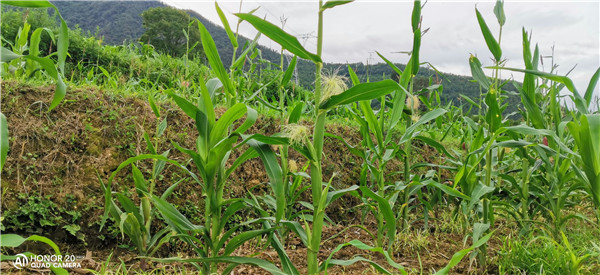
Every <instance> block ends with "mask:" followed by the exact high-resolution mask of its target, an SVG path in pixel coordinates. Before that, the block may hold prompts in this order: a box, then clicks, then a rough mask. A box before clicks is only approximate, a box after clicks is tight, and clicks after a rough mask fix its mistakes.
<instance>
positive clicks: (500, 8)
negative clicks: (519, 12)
mask: <svg viewBox="0 0 600 275" xmlns="http://www.w3.org/2000/svg"><path fill="white" fill-rule="evenodd" d="M494 14H495V15H496V19H498V24H500V26H504V23H506V15H504V0H497V1H496V5H495V6H494Z"/></svg>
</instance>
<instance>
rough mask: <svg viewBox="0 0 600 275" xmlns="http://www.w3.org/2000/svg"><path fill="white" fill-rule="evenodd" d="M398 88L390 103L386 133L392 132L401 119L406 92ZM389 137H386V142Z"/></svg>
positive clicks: (402, 88)
mask: <svg viewBox="0 0 600 275" xmlns="http://www.w3.org/2000/svg"><path fill="white" fill-rule="evenodd" d="M399 87H400V89H399V90H397V91H396V92H395V94H394V99H393V101H392V104H393V105H392V115H391V116H390V122H389V123H388V131H392V129H394V127H396V125H398V122H400V119H402V113H403V112H404V104H406V96H407V95H408V91H407V90H406V89H404V87H402V86H399ZM391 137H392V135H387V138H388V141H389V138H391Z"/></svg>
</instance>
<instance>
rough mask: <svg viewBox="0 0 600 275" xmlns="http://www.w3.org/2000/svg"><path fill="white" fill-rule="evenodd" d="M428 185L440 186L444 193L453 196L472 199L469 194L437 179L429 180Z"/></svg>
mask: <svg viewBox="0 0 600 275" xmlns="http://www.w3.org/2000/svg"><path fill="white" fill-rule="evenodd" d="M427 185H428V186H433V187H435V188H438V189H440V190H442V191H443V192H444V193H446V194H448V195H450V196H453V197H457V198H461V199H463V200H470V199H471V198H469V196H467V195H465V194H463V193H461V192H460V191H458V190H456V189H455V188H452V186H448V185H444V184H441V183H439V182H436V181H429V182H428V183H427Z"/></svg>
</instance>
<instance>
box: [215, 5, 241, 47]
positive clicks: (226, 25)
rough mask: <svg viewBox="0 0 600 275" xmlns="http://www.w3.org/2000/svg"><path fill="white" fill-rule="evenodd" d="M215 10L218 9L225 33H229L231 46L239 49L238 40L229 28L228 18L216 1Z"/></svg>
mask: <svg viewBox="0 0 600 275" xmlns="http://www.w3.org/2000/svg"><path fill="white" fill-rule="evenodd" d="M215 8H216V9H217V13H218V14H219V18H220V19H221V23H223V28H224V29H225V32H226V33H227V36H228V37H229V41H231V45H233V47H234V48H237V47H238V41H237V38H236V37H235V34H234V33H233V32H232V31H231V27H230V26H229V21H227V17H225V14H224V13H223V10H221V7H219V4H218V3H217V2H216V1H215Z"/></svg>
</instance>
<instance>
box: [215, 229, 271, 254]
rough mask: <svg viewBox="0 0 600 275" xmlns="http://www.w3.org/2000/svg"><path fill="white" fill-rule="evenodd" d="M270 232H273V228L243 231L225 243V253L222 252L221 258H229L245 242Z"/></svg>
mask: <svg viewBox="0 0 600 275" xmlns="http://www.w3.org/2000/svg"><path fill="white" fill-rule="evenodd" d="M271 231H273V228H271V229H259V230H251V231H245V232H242V233H240V234H238V235H237V236H235V237H233V238H231V239H230V240H229V242H227V245H225V251H224V252H223V256H229V255H230V254H231V253H233V252H234V251H235V249H236V248H238V247H239V246H240V245H242V244H244V243H245V242H246V241H248V240H251V239H254V238H256V237H258V236H262V235H264V234H267V233H269V232H271Z"/></svg>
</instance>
